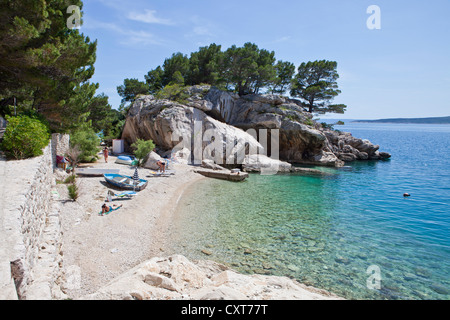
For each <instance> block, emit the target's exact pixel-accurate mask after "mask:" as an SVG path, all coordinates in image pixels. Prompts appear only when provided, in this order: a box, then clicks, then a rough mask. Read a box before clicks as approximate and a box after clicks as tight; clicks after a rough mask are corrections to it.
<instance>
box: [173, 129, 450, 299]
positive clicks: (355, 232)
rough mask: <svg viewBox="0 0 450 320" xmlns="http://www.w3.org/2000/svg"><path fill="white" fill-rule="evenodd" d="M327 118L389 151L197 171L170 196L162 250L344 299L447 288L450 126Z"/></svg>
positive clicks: (427, 294) (416, 295)
mask: <svg viewBox="0 0 450 320" xmlns="http://www.w3.org/2000/svg"><path fill="white" fill-rule="evenodd" d="M336 129H339V130H341V131H346V132H351V133H352V134H353V136H355V137H358V138H364V139H369V140H370V141H371V142H373V143H375V144H379V145H380V146H381V148H380V150H381V151H386V152H389V153H391V154H392V158H391V159H390V160H387V161H363V162H354V163H348V164H347V165H346V166H345V167H344V168H340V169H334V168H323V167H315V168H316V169H320V170H323V171H325V172H327V173H329V175H324V176H321V175H299V174H280V175H273V176H263V175H259V174H251V175H250V177H249V179H248V180H247V181H245V182H241V183H233V182H228V181H222V180H216V179H205V180H202V181H200V182H199V183H197V184H195V186H194V188H192V189H190V190H188V191H186V193H185V194H184V196H183V197H182V199H181V200H180V202H179V205H178V208H177V212H176V219H174V221H175V224H174V226H173V228H172V230H171V231H172V236H171V240H172V247H171V249H170V250H169V251H171V250H173V252H176V253H181V254H184V255H186V256H187V257H188V258H191V259H211V260H214V261H217V262H220V263H223V264H225V265H228V266H230V267H231V268H233V269H235V270H237V271H240V272H243V273H247V274H252V273H262V274H268V275H281V276H288V277H290V278H294V279H297V280H298V281H300V282H303V283H305V284H307V285H312V286H314V287H317V288H322V289H326V290H329V291H331V292H333V293H335V294H337V295H340V296H342V297H345V298H348V299H377V300H378V299H433V300H434V299H439V300H440V299H445V300H448V299H450V125H417V124H368V123H346V125H344V126H336ZM404 193H409V194H410V195H411V196H410V197H407V198H405V197H403V194H404ZM202 250H203V252H202ZM205 252H206V253H207V254H205Z"/></svg>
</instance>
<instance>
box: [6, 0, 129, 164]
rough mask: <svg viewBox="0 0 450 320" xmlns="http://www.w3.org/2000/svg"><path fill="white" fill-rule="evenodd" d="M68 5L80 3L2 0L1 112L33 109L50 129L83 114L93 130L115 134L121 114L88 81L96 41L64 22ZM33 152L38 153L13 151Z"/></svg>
mask: <svg viewBox="0 0 450 320" xmlns="http://www.w3.org/2000/svg"><path fill="white" fill-rule="evenodd" d="M69 5H75V6H78V7H80V8H82V7H83V3H82V1H80V0H74V1H71V2H70V3H68V2H67V1H66V0H51V1H50V0H39V1H31V2H30V1H25V0H2V4H1V16H2V19H0V75H1V76H0V115H1V116H3V117H5V116H12V115H17V116H21V115H30V114H34V115H36V114H37V115H38V116H39V117H36V119H40V120H41V121H42V119H44V120H45V121H42V122H44V123H46V124H48V127H49V128H50V132H60V133H65V132H71V131H73V130H75V129H76V128H78V127H79V125H80V124H81V123H83V122H85V121H86V119H87V120H90V121H91V127H92V129H93V130H94V131H96V132H98V131H100V130H103V133H104V134H105V136H114V137H116V136H117V135H118V134H120V130H121V129H118V128H117V127H118V126H120V124H123V122H121V121H122V120H123V115H122V114H121V113H120V112H119V111H116V110H113V109H112V107H111V106H110V105H109V103H108V97H107V96H106V95H104V94H97V93H96V91H97V90H98V87H99V85H98V84H97V83H90V82H89V80H90V79H91V78H92V76H93V74H94V63H95V60H96V49H97V41H91V40H90V39H89V37H87V36H84V35H83V34H81V33H80V31H79V30H78V29H69V28H68V27H67V25H66V23H67V19H68V17H69V14H67V8H68V6H69ZM15 134H18V131H15ZM15 139H20V138H19V137H17V138H15ZM37 146H39V145H38V144H37ZM32 154H37V153H35V152H31V153H29V152H23V154H22V155H20V154H18V155H17V156H18V157H28V156H31V155H32Z"/></svg>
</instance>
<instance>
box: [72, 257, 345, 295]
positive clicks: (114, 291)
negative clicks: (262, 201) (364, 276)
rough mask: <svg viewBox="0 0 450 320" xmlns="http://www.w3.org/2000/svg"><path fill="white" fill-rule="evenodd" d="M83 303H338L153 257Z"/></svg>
mask: <svg viewBox="0 0 450 320" xmlns="http://www.w3.org/2000/svg"><path fill="white" fill-rule="evenodd" d="M81 299H82V300H119V299H121V300H132V299H133V300H136V299H138V300H151V299H152V300H154V299H158V300H161V299H165V300H167V299H183V300H250V299H256V300H269V299H272V300H273V299H278V300H284V299H307V300H316V299H323V300H339V299H342V298H340V297H338V296H336V295H334V294H332V293H330V292H327V291H324V290H320V289H316V288H313V287H307V286H305V285H303V284H300V283H298V282H297V281H295V280H292V279H289V278H287V277H279V276H266V275H258V274H254V275H243V274H240V273H238V272H236V271H234V270H231V269H229V268H227V267H226V266H224V265H221V264H219V263H216V262H213V261H209V260H200V261H190V260H188V259H187V258H186V257H184V256H181V255H174V256H169V257H165V258H160V257H154V258H152V259H150V260H148V261H146V262H144V263H142V264H140V265H138V266H136V267H135V268H133V269H132V270H129V271H128V272H126V273H124V274H122V275H120V276H118V277H117V278H116V279H114V280H112V281H111V282H109V283H108V284H107V285H106V286H104V287H102V288H100V289H99V290H98V291H97V292H95V293H93V294H89V295H86V296H84V297H82V298H81Z"/></svg>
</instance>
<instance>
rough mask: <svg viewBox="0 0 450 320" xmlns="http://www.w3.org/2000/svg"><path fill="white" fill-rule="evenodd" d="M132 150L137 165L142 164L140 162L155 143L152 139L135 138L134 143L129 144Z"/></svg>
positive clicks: (153, 147)
mask: <svg viewBox="0 0 450 320" xmlns="http://www.w3.org/2000/svg"><path fill="white" fill-rule="evenodd" d="M131 147H132V148H133V149H135V150H134V155H135V156H136V158H137V159H138V165H139V166H140V165H142V162H143V161H145V158H147V156H148V154H149V153H150V152H152V150H153V149H155V144H154V143H153V141H152V140H141V139H137V141H136V142H135V143H133V144H132V145H131Z"/></svg>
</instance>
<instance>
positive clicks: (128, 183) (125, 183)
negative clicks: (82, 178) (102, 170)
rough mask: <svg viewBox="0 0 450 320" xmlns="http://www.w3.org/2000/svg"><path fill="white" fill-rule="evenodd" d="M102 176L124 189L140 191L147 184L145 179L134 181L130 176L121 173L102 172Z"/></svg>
mask: <svg viewBox="0 0 450 320" xmlns="http://www.w3.org/2000/svg"><path fill="white" fill-rule="evenodd" d="M103 177H104V178H105V180H106V182H108V183H109V184H111V185H113V186H115V187H117V188H120V189H126V190H134V191H141V190H144V189H145V187H146V186H147V184H148V181H147V180H144V179H139V180H137V181H135V180H133V178H132V177H130V176H124V175H122V174H112V173H111V174H104V175H103Z"/></svg>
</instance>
